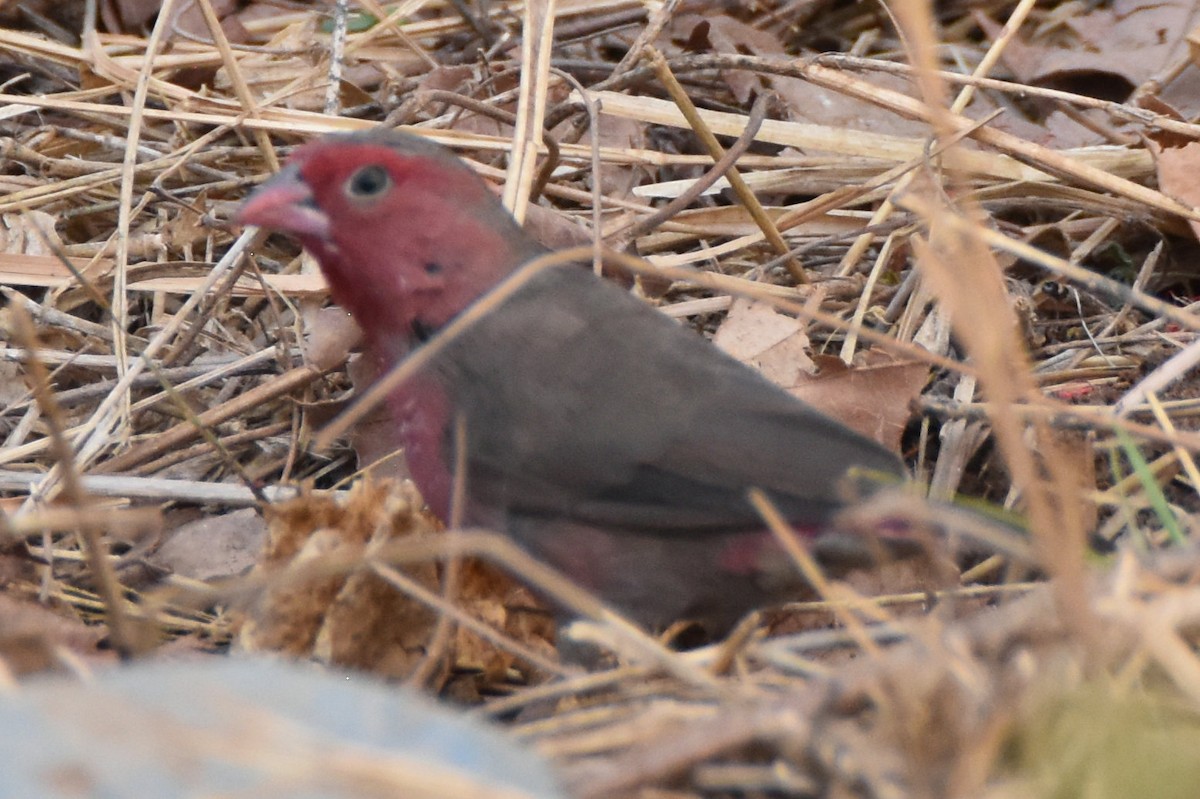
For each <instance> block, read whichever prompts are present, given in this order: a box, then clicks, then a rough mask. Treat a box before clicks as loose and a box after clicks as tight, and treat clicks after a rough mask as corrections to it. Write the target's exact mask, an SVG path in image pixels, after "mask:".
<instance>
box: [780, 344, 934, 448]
mask: <svg viewBox="0 0 1200 799" xmlns="http://www.w3.org/2000/svg"><path fill="white" fill-rule="evenodd" d="M816 360H817V362H818V363H819V365H820V366H821V371H820V373H818V374H816V375H812V376H810V375H807V374H806V375H803V376H802V378H801V381H800V382H799V383H797V384H796V385H795V386H793V387H791V388H790V389H789V391H790V392H791V394H792V395H793V396H796V397H799V398H800V399H802V400H804V401H805V402H807V403H809V404H810V405H812V406H814V407H816V408H819V409H820V410H821V411H823V412H824V413H826V414H828V415H829V416H832V417H833V418H835V419H837V420H838V421H840V422H842V423H843V424H845V425H846V426H847V427H849V428H851V429H852V430H856V431H858V432H859V433H862V434H863V435H864V436H867V437H868V438H872V439H874V440H875V441H878V442H879V443H880V444H882V445H883V446H885V447H887V448H888V449H890V450H891V451H893V452H899V451H900V437H901V435H903V433H904V428H905V427H906V426H907V424H908V420H909V418H910V417H911V416H912V411H911V410H910V408H909V406H910V404H911V403H912V401H913V400H914V399H916V398H917V396H919V395H920V393H921V389H922V388H924V387H925V383H926V381H927V380H928V379H929V364H927V363H924V362H921V361H897V360H895V359H894V358H892V356H890V355H888V354H887V353H884V352H879V351H876V350H870V351H868V352H866V353H864V354H863V356H862V358H861V361H862V363H861V364H856V365H854V366H846V364H844V363H843V362H842V361H841V359H839V358H835V357H832V356H819V357H818V358H816Z"/></svg>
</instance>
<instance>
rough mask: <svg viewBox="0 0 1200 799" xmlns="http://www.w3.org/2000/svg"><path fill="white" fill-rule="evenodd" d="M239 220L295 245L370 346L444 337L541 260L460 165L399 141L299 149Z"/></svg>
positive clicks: (410, 140)
mask: <svg viewBox="0 0 1200 799" xmlns="http://www.w3.org/2000/svg"><path fill="white" fill-rule="evenodd" d="M237 221H239V222H242V223H244V224H253V225H259V226H261V227H266V228H269V229H272V230H276V231H279V232H281V233H287V234H290V235H292V236H294V237H295V238H297V239H299V241H300V242H301V243H302V244H303V245H304V247H305V248H306V249H307V250H308V251H309V252H311V253H312V254H313V255H314V256H315V257H316V259H317V261H318V262H319V263H320V265H321V270H322V271H323V272H324V273H325V277H326V278H327V279H328V281H329V284H330V289H331V291H332V293H333V297H334V299H335V300H337V302H338V303H339V304H341V305H342V306H343V307H345V308H347V309H348V310H349V311H350V312H351V313H352V314H354V316H355V318H356V320H357V321H358V323H359V325H360V326H361V327H362V328H363V330H364V331H365V332H366V334H367V336H368V338H371V339H374V340H375V341H376V343H384V342H386V341H388V340H392V339H395V338H396V337H397V336H399V337H402V338H405V339H410V338H411V337H412V335H413V331H414V330H418V329H436V328H438V327H441V326H442V325H443V324H445V323H446V322H447V321H449V320H450V319H451V318H453V317H454V316H455V315H456V314H458V313H459V312H460V311H462V310H463V308H465V307H466V306H467V305H470V304H471V303H472V302H473V301H474V300H475V299H477V298H478V297H479V296H480V295H482V294H484V293H486V292H487V290H488V289H490V288H491V287H492V286H494V285H495V284H496V283H498V282H499V281H501V280H502V279H503V278H504V277H505V276H506V275H508V274H509V273H510V272H512V271H513V270H514V269H516V268H517V267H518V266H520V265H521V264H522V263H524V262H525V261H527V260H529V259H531V258H533V257H535V256H537V255H538V254H540V253H541V252H542V248H541V247H540V246H539V245H537V244H536V243H534V242H533V241H532V240H531V239H529V238H528V236H526V234H525V233H524V232H523V231H522V230H521V229H520V227H519V226H518V225H517V224H516V222H515V220H513V218H512V216H510V215H509V214H508V212H507V211H506V210H505V209H504V208H503V206H502V205H501V204H500V202H499V201H498V200H497V198H496V197H495V196H494V195H493V194H492V192H491V191H490V190H489V189H488V187H487V185H486V184H485V183H484V182H483V181H482V180H481V179H480V178H479V177H478V176H477V175H476V174H475V173H474V172H473V171H472V170H471V169H470V168H469V167H467V166H466V164H464V163H463V162H462V161H460V160H459V159H458V158H457V157H456V156H454V155H453V154H452V153H450V152H449V151H448V150H446V149H445V148H443V147H441V146H439V145H437V144H434V143H432V142H428V141H426V140H424V139H421V138H418V137H416V136H411V135H408V134H404V133H400V132H398V131H381V130H376V131H371V132H369V133H355V134H350V135H334V136H328V137H326V138H323V139H320V140H318V141H315V142H312V143H310V144H308V145H305V146H304V147H301V148H300V149H298V150H297V151H296V152H295V154H294V155H293V156H292V157H291V159H290V160H289V161H288V163H287V165H286V166H285V168H284V169H283V170H282V171H281V172H280V173H279V174H278V175H276V176H275V177H274V178H272V179H271V180H269V181H268V182H267V183H265V184H263V186H261V187H260V188H259V189H258V190H257V191H255V192H254V194H253V195H252V196H251V197H250V198H249V199H248V200H247V201H246V203H245V204H244V205H243V206H242V208H241V209H240V210H239V212H238V214H237Z"/></svg>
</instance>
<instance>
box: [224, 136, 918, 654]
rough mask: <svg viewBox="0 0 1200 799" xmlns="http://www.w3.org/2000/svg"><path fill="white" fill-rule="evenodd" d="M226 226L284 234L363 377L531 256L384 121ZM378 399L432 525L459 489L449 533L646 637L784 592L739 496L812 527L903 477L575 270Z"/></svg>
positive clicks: (525, 296) (275, 180) (436, 162)
mask: <svg viewBox="0 0 1200 799" xmlns="http://www.w3.org/2000/svg"><path fill="white" fill-rule="evenodd" d="M235 221H237V222H239V223H241V224H246V225H255V226H258V227H260V228H266V229H269V230H271V231H274V232H277V233H282V234H286V235H287V236H290V237H292V238H294V239H296V240H298V241H299V243H300V244H301V245H302V246H303V247H304V248H305V249H306V250H307V251H308V252H309V253H310V254H311V255H312V256H313V257H314V258H315V259H316V261H317V262H318V264H319V266H320V268H321V271H322V272H323V274H324V276H325V278H326V280H327V282H328V284H329V290H330V293H331V295H332V298H333V299H334V301H336V302H337V303H338V304H339V305H341V306H342V307H343V308H345V309H346V310H348V311H349V312H350V314H351V315H352V316H353V318H354V319H355V321H356V322H357V323H358V325H359V326H360V327H361V329H362V331H363V335H364V345H365V350H366V352H367V353H368V355H369V356H370V357H372V358H374V359H375V362H376V364H377V366H378V368H380V369H383V370H386V369H388V368H390V367H391V366H392V365H394V364H396V363H397V362H399V361H401V360H403V359H404V358H405V357H406V356H408V355H409V353H412V352H414V351H416V350H417V349H419V348H420V347H422V346H423V345H424V344H426V343H427V342H429V341H431V340H432V339H433V338H434V337H436V336H437V335H438V333H439V331H441V330H443V329H444V328H445V327H446V326H447V325H448V324H450V323H451V322H452V321H453V320H454V319H456V318H457V317H458V316H459V315H460V314H462V313H463V312H464V311H465V310H466V309H467V308H469V307H471V306H472V305H473V304H475V303H476V302H478V301H479V300H480V299H481V298H482V297H484V296H485V295H486V294H487V293H488V292H489V291H490V290H491V289H492V288H494V287H495V286H496V285H498V284H499V283H500V282H501V281H503V280H505V278H507V277H509V276H510V275H512V274H513V273H514V272H516V271H517V270H518V269H520V268H521V267H522V265H524V264H527V263H528V262H530V261H531V260H533V259H535V258H538V257H540V256H543V255H545V254H546V253H547V252H548V251H547V249H546V248H545V247H543V246H542V245H541V244H539V243H538V242H537V241H535V240H534V239H533V238H532V237H531V236H530V235H529V234H527V233H526V232H525V231H524V230H523V229H522V228H521V226H520V225H519V224H518V223H517V221H516V220H515V219H514V218H513V216H512V215H511V214H510V213H509V212H508V211H507V210H506V209H505V208H504V206H503V204H502V203H501V202H500V200H499V199H498V198H497V196H496V195H495V193H494V192H493V191H492V190H491V189H490V188H489V186H488V184H487V183H486V182H485V181H484V180H483V179H482V178H481V177H480V176H479V175H478V174H477V173H476V172H475V171H474V170H473V169H471V168H470V167H469V166H468V165H467V164H466V163H465V162H464V161H462V160H461V159H460V158H458V157H457V156H456V155H455V154H454V153H453V152H451V151H450V150H449V149H447V148H445V147H443V146H441V145H439V144H437V143H435V142H432V141H430V140H428V139H425V138H422V137H419V136H416V135H413V134H409V133H405V132H402V131H398V130H393V129H383V128H374V129H371V130H368V131H365V132H354V133H348V134H346V133H341V134H331V135H327V136H324V137H322V138H318V139H315V140H313V141H310V142H308V143H306V144H304V145H301V146H300V147H298V148H297V149H296V150H295V151H294V153H293V154H292V155H291V157H290V158H289V159H288V161H287V162H286V164H285V165H284V166H283V168H282V169H281V170H280V171H279V172H278V173H277V174H276V175H274V176H273V177H271V178H270V179H268V180H267V181H266V182H264V183H263V184H262V185H261V186H259V187H258V188H257V189H256V190H255V191H254V192H253V193H252V194H251V195H250V196H249V197H248V198H247V199H246V200H245V201H244V203H243V204H242V205H241V207H240V209H239V210H238V212H237V213H236V216H235ZM387 402H388V407H389V409H390V412H391V414H392V415H393V417H394V419H395V424H396V425H397V429H398V434H399V440H400V441H401V442H402V444H403V447H404V454H405V458H406V461H407V464H408V469H409V472H410V475H411V478H412V480H413V482H414V483H415V484H416V486H417V488H418V489H419V491H420V492H421V494H422V496H423V498H424V500H425V502H426V503H427V505H428V506H429V508H430V510H431V511H432V512H433V513H435V514H436V515H438V516H439V517H441V518H442V519H444V520H448V519H449V515H450V508H451V494H452V487H453V485H454V481H455V479H461V480H462V481H463V485H462V489H461V490H462V494H463V497H464V499H465V502H464V503H463V519H462V521H463V522H464V523H466V524H469V525H471V526H481V527H486V528H489V529H493V530H497V531H499V532H501V533H503V534H506V535H508V536H509V537H511V539H512V540H514V541H515V542H516V543H517V544H518V545H519V546H520V547H521V548H523V549H524V550H525V551H527V552H528V553H529V554H531V555H533V556H534V557H535V558H538V559H539V560H541V561H543V562H545V563H547V564H549V565H550V566H552V567H555V568H557V569H558V570H559V571H560V572H562V573H564V574H565V575H567V576H568V577H570V578H571V579H572V580H574V581H575V582H576V583H577V584H578V585H580V586H581V587H583V588H585V589H588V590H590V591H592V592H593V593H594V594H595V595H597V596H598V597H599V598H601V599H602V600H604V601H606V602H607V603H609V605H610V606H611V607H613V608H615V609H616V610H618V611H620V612H622V613H624V614H625V615H626V616H627V617H628V618H630V619H632V620H633V621H636V622H638V623H640V624H642V625H644V626H646V627H648V628H653V629H662V628H664V627H666V626H667V625H669V624H671V623H672V622H675V621H679V620H685V619H686V620H691V621H695V622H697V623H699V624H701V625H703V626H704V629H705V630H706V631H708V632H709V633H710V634H712V635H719V634H721V633H722V632H724V631H727V630H728V629H729V628H730V627H731V626H732V625H734V624H735V623H736V622H737V621H738V620H739V619H740V618H742V617H743V616H744V615H745V614H746V613H747V612H749V611H751V610H754V609H757V608H760V607H765V606H768V605H772V604H777V603H778V602H779V601H781V596H780V594H781V592H782V591H788V590H792V584H793V582H797V583H800V582H802V581H800V580H799V577H798V572H797V571H796V570H795V569H794V567H793V566H792V564H791V563H790V562H789V561H788V559H787V557H786V556H785V555H784V554H783V552H782V550H781V549H780V548H779V547H778V545H777V544H776V541H775V538H774V536H773V535H772V534H771V533H770V531H769V530H768V528H767V526H766V524H765V523H764V521H763V519H762V518H761V516H760V514H759V512H758V511H756V510H755V508H754V506H753V505H752V504H751V502H750V501H749V499H748V492H749V491H750V490H751V489H755V488H757V489H759V490H761V491H762V492H764V494H765V495H766V497H767V498H769V500H770V501H771V502H772V503H773V504H774V506H775V507H776V508H777V509H778V510H779V511H780V513H781V514H782V516H783V518H784V519H786V520H787V522H788V523H789V524H791V525H792V526H794V527H795V529H797V530H799V531H801V532H805V533H811V532H813V531H817V530H820V529H822V528H824V527H825V526H827V525H828V524H829V522H830V519H831V517H832V516H833V514H835V513H836V512H837V511H838V510H839V509H840V508H841V507H842V506H843V504H844V498H843V497H844V492H843V491H841V490H840V488H839V486H841V485H842V483H843V478H844V477H845V475H847V474H848V473H850V472H852V471H855V470H862V471H867V472H873V473H878V474H880V475H884V476H886V477H888V478H890V479H895V480H902V479H903V478H904V476H905V470H904V464H903V462H902V461H901V460H900V459H899V458H898V457H897V455H896V454H894V453H893V452H891V451H890V450H888V449H886V448H885V447H883V446H882V445H880V444H878V443H876V442H875V441H873V440H871V439H869V438H867V437H865V436H862V435H860V434H858V433H856V432H854V431H852V430H850V429H849V428H847V427H846V426H845V425H843V424H841V423H840V422H838V421H835V420H833V419H831V418H830V417H828V416H826V415H825V414H823V413H821V412H819V411H818V410H816V409H815V408H813V407H811V406H809V405H807V404H805V403H804V402H802V401H801V400H799V399H797V398H795V397H793V396H792V395H790V394H789V393H787V392H786V391H784V390H783V389H781V388H779V387H777V386H775V385H774V384H772V383H770V382H769V381H768V380H766V379H765V378H764V377H762V376H761V375H759V374H758V373H757V372H756V371H755V370H754V369H752V368H751V367H749V366H746V365H745V364H743V363H741V362H739V361H737V360H735V359H733V358H731V357H730V356H728V355H726V354H724V353H723V352H721V351H720V350H719V349H718V348H717V347H715V346H714V345H713V344H712V343H711V342H709V341H707V340H706V339H705V338H704V337H703V336H702V335H701V334H700V333H698V332H696V331H694V330H690V329H688V328H686V327H685V326H683V325H681V324H679V323H678V322H676V321H674V320H672V319H670V318H668V317H667V316H666V315H665V314H663V313H661V312H660V311H658V310H656V309H655V308H653V307H652V306H651V305H649V304H648V303H647V302H646V301H644V300H642V299H639V298H638V297H636V296H634V295H633V294H632V293H630V292H629V291H628V290H627V289H626V288H624V287H622V286H619V285H616V284H615V283H613V282H612V281H610V280H607V279H605V278H604V277H602V276H599V275H597V274H596V273H595V272H594V271H593V270H592V269H590V268H587V267H586V266H583V265H580V266H576V265H567V266H560V267H554V268H548V269H542V270H540V271H538V272H536V273H535V274H533V275H532V276H531V277H530V278H529V279H528V280H527V281H525V282H524V283H522V284H521V285H520V286H519V288H517V290H516V291H514V292H513V293H511V294H510V295H508V296H507V298H506V299H504V301H503V302H501V303H500V304H498V305H497V306H496V307H494V308H492V309H490V310H489V311H488V312H487V313H485V314H483V315H482V316H481V317H480V318H479V319H478V320H477V321H476V322H475V323H474V324H471V325H469V326H467V327H466V328H465V330H464V331H463V332H462V333H461V334H460V335H457V336H455V337H453V339H451V340H449V341H448V342H446V343H445V346H444V347H442V348H440V349H439V350H438V352H437V354H436V356H435V357H434V358H433V359H432V360H431V361H430V362H429V363H428V364H426V365H425V366H423V367H422V368H421V369H420V370H419V371H418V372H417V373H416V374H415V375H413V376H411V377H410V378H409V379H408V380H406V381H405V382H404V383H403V384H402V385H400V386H399V387H398V388H397V389H395V390H394V391H393V392H391V393H390V394H389V396H388V400H387ZM460 420H461V425H460V424H459V421H460ZM456 431H457V432H456ZM460 436H461V440H459V437H460ZM460 460H461V461H462V462H459V461H460ZM456 476H458V477H457V478H456Z"/></svg>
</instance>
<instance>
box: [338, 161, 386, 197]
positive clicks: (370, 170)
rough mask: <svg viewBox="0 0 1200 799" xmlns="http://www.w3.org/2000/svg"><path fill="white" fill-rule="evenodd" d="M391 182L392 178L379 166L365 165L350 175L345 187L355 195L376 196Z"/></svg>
mask: <svg viewBox="0 0 1200 799" xmlns="http://www.w3.org/2000/svg"><path fill="white" fill-rule="evenodd" d="M391 184H392V178H391V176H390V175H388V172H387V170H386V169H384V168H383V167H381V166H365V167H363V168H362V169H360V170H358V171H357V172H355V173H354V174H353V175H351V176H350V183H349V184H348V185H347V188H348V189H349V191H350V194H351V195H353V196H355V197H377V196H379V195H380V194H382V193H383V192H384V191H386V190H387V188H388V186H390V185H391Z"/></svg>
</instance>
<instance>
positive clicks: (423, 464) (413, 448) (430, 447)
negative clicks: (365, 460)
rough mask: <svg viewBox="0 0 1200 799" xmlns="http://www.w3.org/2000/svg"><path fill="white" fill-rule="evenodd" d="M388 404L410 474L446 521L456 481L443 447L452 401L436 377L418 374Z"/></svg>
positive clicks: (422, 493) (427, 499) (448, 428)
mask: <svg viewBox="0 0 1200 799" xmlns="http://www.w3.org/2000/svg"><path fill="white" fill-rule="evenodd" d="M388 401H389V404H390V405H391V408H392V413H394V414H395V416H396V419H397V422H398V423H399V426H400V440H401V443H402V444H403V446H404V459H405V461H406V462H407V464H408V471H409V474H410V475H411V476H412V479H413V482H414V483H416V485H417V488H418V489H419V490H420V492H421V496H422V497H424V499H425V502H426V503H427V504H428V505H429V508H430V510H432V511H433V512H434V513H435V514H437V515H438V517H439V518H441V519H442V520H443V521H446V520H447V519H448V518H449V515H450V493H451V491H450V488H451V485H452V484H453V479H454V478H453V474H452V469H451V465H450V464H449V463H448V462H447V460H446V456H445V452H446V449H445V446H444V445H445V441H446V436H447V435H448V432H449V430H450V426H451V413H450V402H449V398H448V397H447V395H446V392H445V390H444V389H443V388H442V386H441V385H440V384H439V383H438V381H437V380H436V379H435V378H432V377H429V376H426V375H416V376H415V377H413V378H411V379H410V380H408V381H406V382H405V384H404V385H403V386H401V387H400V388H399V389H397V390H396V391H394V392H393V393H392V394H391V395H390V396H389V398H388Z"/></svg>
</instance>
